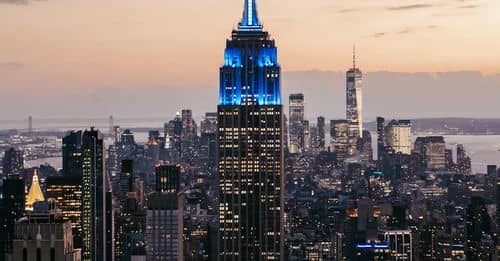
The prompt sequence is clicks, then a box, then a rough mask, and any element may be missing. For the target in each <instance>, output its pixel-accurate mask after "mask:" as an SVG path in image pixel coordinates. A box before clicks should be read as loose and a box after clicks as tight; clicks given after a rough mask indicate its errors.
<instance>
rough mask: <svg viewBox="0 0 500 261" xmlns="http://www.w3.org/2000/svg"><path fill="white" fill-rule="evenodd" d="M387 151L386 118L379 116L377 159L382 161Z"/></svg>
mask: <svg viewBox="0 0 500 261" xmlns="http://www.w3.org/2000/svg"><path fill="white" fill-rule="evenodd" d="M384 153H385V119H384V118H383V117H377V159H378V160H379V161H382V159H383V156H384Z"/></svg>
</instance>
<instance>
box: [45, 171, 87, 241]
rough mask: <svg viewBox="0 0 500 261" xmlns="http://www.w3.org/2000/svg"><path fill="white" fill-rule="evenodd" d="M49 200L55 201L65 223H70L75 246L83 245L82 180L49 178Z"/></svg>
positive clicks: (63, 177) (71, 177)
mask: <svg viewBox="0 0 500 261" xmlns="http://www.w3.org/2000/svg"><path fill="white" fill-rule="evenodd" d="M46 184H47V193H46V195H47V198H48V199H53V200H55V203H56V207H57V208H58V209H60V210H61V214H62V219H63V221H69V222H70V223H71V227H72V229H73V237H74V245H75V247H76V248H80V247H81V245H82V242H81V236H82V223H81V216H82V193H83V191H82V178H81V177H77V176H49V177H47V179H46Z"/></svg>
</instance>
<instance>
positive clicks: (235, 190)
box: [218, 0, 284, 260]
mask: <svg viewBox="0 0 500 261" xmlns="http://www.w3.org/2000/svg"><path fill="white" fill-rule="evenodd" d="M280 74H281V68H280V65H279V64H278V60H277V48H276V46H275V42H274V40H273V39H271V37H270V36H269V34H268V32H266V31H264V30H263V27H262V25H261V23H260V22H259V19H258V17H257V10H256V4H255V1H254V0H246V1H245V6H244V12H243V19H242V20H241V22H240V23H239V26H238V28H237V29H236V30H234V31H233V32H232V35H231V38H230V39H228V40H227V42H226V50H225V55H224V65H223V66H222V67H221V69H220V90H219V105H218V147H219V161H218V163H219V164H218V165H219V200H220V201H219V212H220V213H219V221H220V228H219V242H218V243H219V258H220V260H282V259H283V258H284V257H283V227H284V226H283V215H284V208H283V189H284V185H283V184H284V174H283V130H282V129H283V108H282V102H281V93H280Z"/></svg>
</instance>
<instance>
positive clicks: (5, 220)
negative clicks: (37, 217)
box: [0, 175, 25, 261]
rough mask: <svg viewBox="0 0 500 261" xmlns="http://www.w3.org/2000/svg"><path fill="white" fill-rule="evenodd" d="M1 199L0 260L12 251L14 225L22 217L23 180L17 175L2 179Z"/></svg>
mask: <svg viewBox="0 0 500 261" xmlns="http://www.w3.org/2000/svg"><path fill="white" fill-rule="evenodd" d="M2 195H3V199H1V201H0V260H2V261H3V260H6V254H7V253H10V252H11V251H12V239H13V235H14V224H15V222H16V220H17V219H19V218H21V217H22V216H23V215H24V204H25V190H24V179H22V178H21V177H20V176H19V175H9V176H8V177H7V178H5V179H3V189H2Z"/></svg>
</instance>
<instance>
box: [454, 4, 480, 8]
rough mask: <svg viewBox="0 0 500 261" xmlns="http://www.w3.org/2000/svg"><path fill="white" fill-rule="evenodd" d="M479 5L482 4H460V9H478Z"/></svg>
mask: <svg viewBox="0 0 500 261" xmlns="http://www.w3.org/2000/svg"><path fill="white" fill-rule="evenodd" d="M479 7H480V5H462V6H459V7H458V8H460V9H476V8H479Z"/></svg>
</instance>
